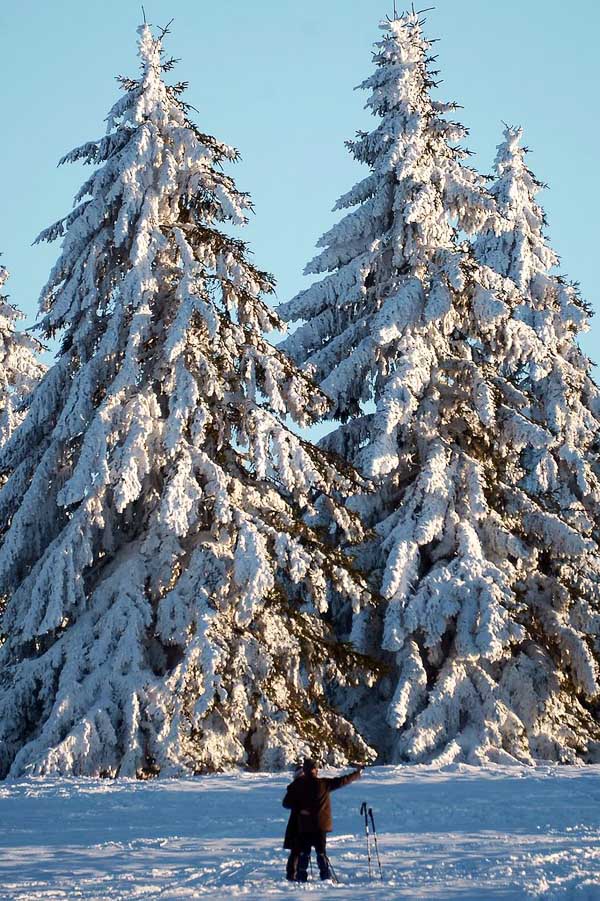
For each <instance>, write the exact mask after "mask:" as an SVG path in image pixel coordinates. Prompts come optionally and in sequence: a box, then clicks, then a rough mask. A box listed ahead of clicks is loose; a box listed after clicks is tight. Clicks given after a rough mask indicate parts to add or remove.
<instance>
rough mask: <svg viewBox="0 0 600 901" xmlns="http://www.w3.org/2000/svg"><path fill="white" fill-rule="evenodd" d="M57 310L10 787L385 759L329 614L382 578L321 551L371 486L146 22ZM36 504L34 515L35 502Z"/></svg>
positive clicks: (10, 665)
mask: <svg viewBox="0 0 600 901" xmlns="http://www.w3.org/2000/svg"><path fill="white" fill-rule="evenodd" d="M139 36H140V37H139V55H140V58H141V70H142V72H141V77H140V78H139V79H136V80H130V79H122V84H123V87H124V94H123V96H122V97H121V99H120V100H119V101H118V102H117V103H116V104H115V106H114V107H113V108H112V110H111V111H110V113H109V116H108V120H107V121H108V130H107V134H106V136H105V137H104V138H102V139H101V140H98V141H92V142H90V143H87V144H84V145H83V146H82V147H79V148H78V149H76V150H74V151H72V152H71V153H70V154H68V155H67V156H66V157H65V158H64V160H63V162H67V161H68V162H71V161H77V160H83V161H84V162H85V163H87V164H90V165H92V166H94V167H95V168H94V171H93V173H92V174H91V176H90V178H89V179H88V180H87V181H86V182H85V184H84V185H83V187H82V188H81V190H80V191H79V193H78V195H77V197H76V206H75V208H74V210H73V212H72V213H70V214H69V215H68V216H67V217H66V219H63V220H61V221H60V222H58V223H57V224H56V225H54V226H52V227H51V228H50V229H48V230H47V231H45V232H43V233H42V235H41V236H40V240H53V239H55V238H57V237H59V236H61V237H62V238H63V243H62V252H61V254H60V257H59V259H58V262H57V263H56V265H55V267H54V268H53V270H52V273H51V275H50V278H49V281H48V283H47V285H46V287H45V288H44V290H43V292H42V296H41V308H42V311H43V314H44V317H43V320H42V323H41V328H42V331H43V334H44V335H46V336H47V337H51V336H54V335H55V334H60V335H61V340H62V344H61V350H60V353H59V356H58V359H57V362H56V364H55V365H54V366H53V368H52V369H51V371H50V372H49V373H48V376H47V378H46V379H45V381H44V383H43V384H42V385H41V386H40V388H39V389H38V390H37V392H36V393H35V395H34V398H33V401H32V405H31V409H30V412H29V415H28V417H27V419H26V420H25V422H24V424H23V425H22V426H21V427H20V428H19V429H18V430H17V432H15V434H14V435H13V437H12V439H11V440H10V441H9V442H8V444H7V445H6V447H5V448H4V450H3V452H2V455H1V457H0V468H1V469H2V470H6V471H11V472H13V473H16V472H19V473H20V476H19V478H18V479H17V478H16V476H15V475H13V476H11V478H10V479H9V482H8V483H7V486H6V488H5V489H4V491H3V492H2V493H0V518H1V517H2V516H4V517H5V518H6V516H7V515H9V516H10V519H11V521H10V528H9V531H8V533H7V536H6V540H5V541H4V543H3V545H2V548H1V549H0V589H1V591H2V593H4V594H6V595H9V596H10V600H9V603H8V605H7V609H6V612H5V615H4V618H3V631H4V633H5V638H6V640H5V642H4V644H3V646H2V648H1V650H0V769H1V771H2V773H3V774H6V773H8V772H10V773H11V774H14V775H18V774H22V773H25V772H28V773H49V772H56V773H69V774H87V775H92V774H110V775H112V774H117V773H118V774H121V775H131V774H147V773H155V772H157V771H159V770H160V771H161V772H177V771H201V770H211V769H219V768H223V767H227V766H232V765H244V764H246V765H249V766H261V767H263V768H267V769H271V768H278V767H281V766H284V765H286V764H287V763H288V762H290V761H291V760H293V759H295V758H296V757H297V755H298V754H299V753H302V752H304V753H306V752H308V751H310V752H311V753H313V754H321V755H322V756H323V757H327V759H329V760H332V761H336V762H342V761H347V760H348V758H353V759H355V758H356V757H363V758H364V757H365V756H368V755H369V750H368V748H367V746H366V745H365V744H364V742H363V741H362V740H361V739H360V738H359V737H358V735H357V734H356V732H355V730H354V729H353V727H352V726H351V725H350V723H349V722H347V721H346V720H345V719H343V718H342V717H341V716H340V715H339V714H338V713H336V712H335V710H334V709H332V707H331V706H330V695H329V693H328V687H329V686H335V685H336V683H343V682H345V681H347V680H349V679H350V680H352V679H356V677H357V674H359V673H362V672H363V664H362V661H361V659H360V658H359V656H358V655H357V654H356V653H355V652H354V651H353V650H352V649H351V648H349V647H348V646H346V645H343V644H339V643H336V642H335V641H334V639H333V636H332V633H331V629H330V628H329V626H328V623H327V610H328V606H329V604H330V603H332V602H333V601H334V600H335V599H336V597H337V595H338V594H339V595H342V596H344V597H348V598H351V599H352V603H353V604H354V605H356V606H358V605H360V604H361V603H362V602H363V601H364V600H365V599H366V598H367V594H366V591H365V586H364V584H363V583H362V582H361V580H360V579H359V578H358V577H357V576H355V575H354V574H353V572H352V571H351V569H350V568H349V567H348V564H347V561H346V559H345V558H344V557H342V556H341V554H340V553H339V552H337V551H335V550H333V549H332V548H331V545H330V544H328V543H327V542H326V541H325V540H324V535H323V533H322V532H321V530H320V524H321V523H322V522H329V520H330V518H331V517H332V516H333V518H334V519H335V520H336V523H337V528H338V529H339V530H341V532H343V533H344V534H345V535H346V536H347V537H350V536H352V535H354V536H355V537H359V536H360V528H359V526H358V525H357V523H356V521H355V519H356V518H355V517H353V516H352V515H349V514H348V512H347V511H346V510H344V508H343V506H337V502H336V494H337V492H338V491H339V490H340V489H343V490H344V491H348V490H349V489H350V484H351V482H352V481H353V478H354V477H353V476H352V475H351V473H350V471H348V472H347V473H345V474H342V473H340V472H339V471H338V470H336V469H335V468H334V466H333V465H332V464H331V463H330V462H329V461H328V459H327V457H326V455H325V454H324V453H322V452H320V451H318V450H317V449H316V448H313V447H312V446H310V445H309V444H308V443H307V442H305V441H303V440H301V439H300V438H298V437H297V436H296V435H295V434H294V433H293V432H292V431H290V429H289V428H288V427H287V426H286V424H285V417H287V416H288V415H289V416H291V417H292V418H293V419H295V421H296V422H297V423H299V424H300V425H306V424H307V422H309V421H310V420H311V419H312V418H313V417H315V416H319V415H321V413H322V412H323V410H324V408H325V399H324V398H323V397H322V396H321V395H320V394H319V392H318V391H317V390H316V389H315V388H314V386H313V385H312V384H311V383H309V382H308V381H307V380H306V378H305V377H304V376H303V375H302V374H301V373H300V372H299V371H298V370H297V369H296V367H295V366H293V365H292V364H291V363H290V361H289V360H288V359H287V358H286V357H285V356H284V355H283V354H282V353H281V352H280V351H278V350H276V349H275V348H274V347H273V346H272V345H271V344H269V343H268V342H267V340H266V339H265V338H264V337H263V333H264V332H265V331H270V330H272V329H273V328H276V327H278V325H280V320H279V319H278V317H277V316H276V315H275V314H274V313H273V312H272V310H271V309H270V308H269V307H268V306H267V304H266V302H265V300H264V299H263V297H262V295H264V294H268V293H269V292H271V291H272V289H273V281H272V278H271V277H270V276H269V275H267V274H266V273H264V272H262V271H260V270H259V269H257V268H256V267H255V266H254V265H252V264H251V262H250V261H249V259H248V253H247V250H246V247H245V245H244V244H242V243H241V242H240V241H239V240H237V239H235V238H232V237H230V236H229V233H227V232H225V231H223V230H220V228H219V225H220V223H225V224H231V225H243V224H244V222H245V221H246V217H247V213H248V211H249V209H250V200H249V198H248V196H247V195H246V194H243V193H241V192H240V191H239V190H238V189H237V188H236V186H235V184H234V182H233V181H232V179H231V178H230V177H229V176H228V175H226V174H225V173H224V171H223V168H222V165H223V164H224V163H227V162H231V161H234V160H235V159H236V157H237V154H236V151H234V150H233V149H231V148H230V147H228V146H226V145H225V144H223V143H221V142H220V141H217V140H216V139H215V138H213V137H210V136H208V135H206V134H202V133H201V132H200V131H199V130H198V129H197V128H196V127H195V125H194V124H193V123H192V122H191V121H190V119H189V116H188V107H187V105H186V104H185V103H184V102H183V101H182V99H181V92H182V90H183V88H184V87H185V86H184V85H182V84H178V85H174V86H169V85H167V84H166V83H165V81H164V77H163V74H164V72H165V71H167V70H169V69H171V67H172V64H173V63H172V61H170V60H166V59H165V58H164V57H163V56H162V48H161V40H162V36H161V38H159V39H155V38H154V37H153V35H152V33H151V30H150V28H149V27H148V26H146V25H144V26H142V27H141V28H140V29H139ZM15 496H16V499H17V500H18V507H17V508H16V512H14V514H9V513H7V511H11V510H15Z"/></svg>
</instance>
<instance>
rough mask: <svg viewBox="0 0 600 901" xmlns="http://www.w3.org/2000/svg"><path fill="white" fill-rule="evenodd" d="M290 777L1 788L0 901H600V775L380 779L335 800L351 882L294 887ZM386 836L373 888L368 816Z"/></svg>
mask: <svg viewBox="0 0 600 901" xmlns="http://www.w3.org/2000/svg"><path fill="white" fill-rule="evenodd" d="M288 781H289V778H288V777H287V776H286V775H280V774H279V775H272V774H253V775H249V774H233V775H221V776H212V777H201V778H195V779H192V778H190V779H179V780H164V781H153V782H135V781H130V780H123V781H116V782H109V781H102V780H92V779H90V780H49V779H28V780H24V781H19V782H12V783H10V782H5V783H3V784H1V785H0V847H1V848H2V854H1V855H0V898H2V899H11V901H32V899H36V901H37V899H43V901H50V899H52V901H54V899H75V898H77V899H134V898H135V899H154V898H155V899H161V901H162V899H187V898H211V899H225V898H237V897H243V898H245V899H249V901H250V899H252V901H254V899H256V901H259V899H264V898H282V897H288V898H295V897H302V896H303V895H304V894H305V893H308V894H309V895H310V896H311V898H313V899H315V901H317V899H322V898H334V899H337V901H346V899H353V901H358V899H370V898H381V899H386V901H388V899H389V901H393V899H399V898H403V899H405V898H410V899H414V898H424V899H452V901H458V899H463V898H464V899H478V901H479V899H488V898H490V899H494V901H500V899H519V898H539V899H552V898H560V899H566V898H573V899H577V901H583V899H600V834H599V828H598V827H599V825H600V766H589V767H585V768H575V767H564V768H557V767H541V768H538V769H536V770H533V769H526V768H519V767H517V768H507V767H495V768H491V769H485V770H483V769H475V768H472V767H467V766H462V765H457V766H453V767H450V768H445V769H442V770H439V769H433V768H428V767H424V766H423V767H380V768H374V769H372V770H369V772H368V774H365V776H364V777H363V779H362V780H361V781H360V782H358V783H355V784H354V785H351V786H349V787H348V788H345V789H341V790H340V791H338V792H336V793H335V795H334V796H333V799H332V800H333V808H334V819H335V833H334V834H333V836H332V837H331V838H330V843H329V850H330V857H331V860H332V863H333V865H334V867H335V869H336V872H337V875H338V877H339V880H340V884H338V885H333V884H325V885H323V884H321V883H319V882H318V881H316V879H315V877H316V867H315V869H314V876H313V879H315V881H312V882H309V884H308V885H307V886H306V887H300V886H293V885H290V884H288V883H287V882H286V881H285V880H284V879H283V872H284V865H285V859H286V852H285V851H283V849H282V847H281V844H282V835H283V831H284V827H285V822H286V818H287V812H286V811H284V810H283V808H282V807H281V798H282V796H283V793H284V789H285V786H286V784H287V782H288ZM363 800H366V801H367V802H368V803H369V804H370V805H371V806H372V807H373V810H374V812H375V818H376V823H377V827H378V830H379V833H380V850H381V856H382V861H383V867H384V881H383V883H381V882H379V881H374V882H372V883H371V882H369V879H368V873H367V859H366V853H365V840H364V833H363V828H362V822H361V819H360V817H359V813H358V811H359V807H360V804H361V802H362V801H363Z"/></svg>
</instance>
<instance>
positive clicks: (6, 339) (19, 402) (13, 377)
mask: <svg viewBox="0 0 600 901" xmlns="http://www.w3.org/2000/svg"><path fill="white" fill-rule="evenodd" d="M7 279H8V270H7V269H6V268H5V267H4V266H0V447H1V446H2V445H3V444H5V442H6V441H7V440H8V439H9V438H10V436H11V434H12V432H13V431H14V429H15V427H16V426H17V425H18V423H19V422H20V421H21V419H22V418H23V407H24V403H25V402H26V400H27V398H28V397H29V395H30V394H31V392H32V390H33V388H34V387H35V385H36V384H37V383H38V382H39V380H40V379H41V377H42V376H43V374H44V372H45V371H46V367H45V366H44V364H43V363H42V362H41V360H40V359H39V354H40V353H41V352H42V351H43V347H42V345H41V344H40V342H39V341H37V340H36V339H35V338H34V337H33V335H30V334H29V333H28V332H22V331H19V330H18V329H17V327H16V326H17V322H18V321H19V319H23V318H24V317H23V314H22V313H21V312H20V311H19V310H18V309H17V308H16V307H14V306H13V305H12V304H10V303H9V302H8V297H7V296H6V295H4V294H2V293H1V292H2V289H3V288H4V285H5V284H6V281H7Z"/></svg>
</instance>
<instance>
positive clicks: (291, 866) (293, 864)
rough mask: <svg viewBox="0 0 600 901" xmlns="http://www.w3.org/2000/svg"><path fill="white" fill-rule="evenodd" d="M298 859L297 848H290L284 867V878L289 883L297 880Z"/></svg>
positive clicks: (298, 852)
mask: <svg viewBox="0 0 600 901" xmlns="http://www.w3.org/2000/svg"><path fill="white" fill-rule="evenodd" d="M299 857H300V849H299V848H298V846H295V847H294V848H292V850H291V851H290V853H289V857H288V859H287V864H286V867H285V878H286V879H288V880H289V881H290V882H297V880H298V859H299Z"/></svg>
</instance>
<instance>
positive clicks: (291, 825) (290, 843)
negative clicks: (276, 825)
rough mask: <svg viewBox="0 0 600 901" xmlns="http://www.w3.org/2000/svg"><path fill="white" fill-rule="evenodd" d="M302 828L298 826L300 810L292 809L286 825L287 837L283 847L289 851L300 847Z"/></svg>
mask: <svg viewBox="0 0 600 901" xmlns="http://www.w3.org/2000/svg"><path fill="white" fill-rule="evenodd" d="M299 843H300V830H299V828H298V811H297V810H292V812H291V813H290V818H289V820H288V822H287V826H286V827H285V837H284V839H283V847H284V848H285V849H286V850H287V851H294V850H296V849H297V848H298V847H299Z"/></svg>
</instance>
